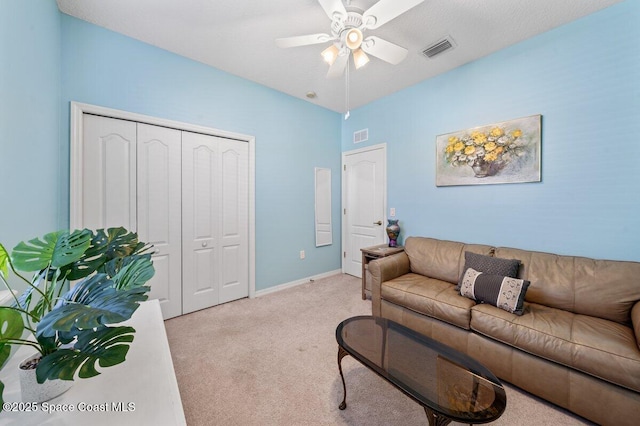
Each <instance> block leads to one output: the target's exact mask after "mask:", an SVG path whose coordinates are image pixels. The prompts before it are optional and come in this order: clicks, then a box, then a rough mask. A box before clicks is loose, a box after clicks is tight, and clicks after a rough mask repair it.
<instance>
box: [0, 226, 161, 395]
mask: <svg viewBox="0 0 640 426" xmlns="http://www.w3.org/2000/svg"><path fill="white" fill-rule="evenodd" d="M150 248H151V246H150V245H148V244H145V243H142V242H140V241H138V236H137V234H135V233H133V232H129V231H127V230H126V229H124V228H110V229H108V230H106V231H105V230H103V229H100V230H97V231H95V232H93V231H91V230H88V229H83V230H77V231H73V232H68V231H58V232H52V233H49V234H46V235H45V236H44V237H42V238H35V239H32V240H30V241H28V242H21V243H19V244H18V245H17V246H16V247H15V248H14V249H13V251H12V252H11V254H9V253H8V252H7V250H6V249H5V248H4V246H2V244H0V280H1V281H2V282H3V283H4V285H5V286H6V287H7V289H8V290H10V291H11V292H12V294H14V301H13V304H12V305H11V306H4V307H0V369H1V368H3V367H4V365H5V364H6V363H7V360H8V359H9V357H10V352H11V346H12V345H28V346H32V347H33V348H34V352H35V351H38V352H39V353H40V355H41V359H40V361H39V362H38V364H37V367H36V378H37V381H38V383H44V381H45V380H54V379H62V380H73V379H74V376H75V375H76V372H77V374H78V377H79V378H89V377H93V376H96V375H98V374H100V373H99V372H98V370H97V369H96V363H98V364H99V365H100V367H110V366H113V365H116V364H120V363H122V362H124V361H125V357H126V355H127V352H128V350H129V344H130V343H131V342H133V337H134V333H135V330H134V329H133V328H132V327H127V326H118V325H117V324H118V323H120V322H123V321H126V320H128V319H129V318H131V316H132V315H133V313H134V312H135V310H136V309H137V308H138V307H139V306H140V305H139V303H140V302H142V301H144V300H146V299H147V297H148V292H149V290H150V288H149V287H148V286H145V285H144V284H145V283H147V281H149V280H150V279H151V277H153V274H154V268H153V263H152V261H151V254H150ZM10 273H12V274H13V275H15V277H16V278H15V279H17V280H23V281H24V282H25V283H26V284H27V290H26V291H25V292H24V293H23V294H22V295H20V296H17V295H15V292H13V290H12V288H11V284H10V281H11V280H10V279H9V274H10ZM29 274H30V275H32V276H31V278H30V279H28V278H27V277H26V276H25V275H29ZM71 282H74V284H75V285H74V286H73V288H71V289H69V287H70V283H71ZM25 329H26V330H28V331H29V332H30V334H32V335H33V337H32V338H27V339H24V338H23V334H25V333H24V331H25ZM3 390H4V384H3V383H2V382H0V402H4V401H3V398H2V392H3Z"/></svg>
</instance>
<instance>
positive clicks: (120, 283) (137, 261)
mask: <svg viewBox="0 0 640 426" xmlns="http://www.w3.org/2000/svg"><path fill="white" fill-rule="evenodd" d="M114 260H115V259H114ZM109 263H112V262H109ZM154 274H155V269H153V263H152V262H151V255H132V256H129V257H126V258H125V259H124V260H123V261H122V262H121V265H120V270H118V272H116V273H115V274H113V275H112V274H109V276H111V277H112V280H113V282H114V284H115V288H117V289H118V290H126V289H129V288H134V287H139V286H141V285H143V284H144V283H146V282H147V281H149V280H150V279H151V278H153V275H154Z"/></svg>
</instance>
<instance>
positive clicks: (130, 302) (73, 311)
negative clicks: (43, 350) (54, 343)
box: [36, 274, 149, 339]
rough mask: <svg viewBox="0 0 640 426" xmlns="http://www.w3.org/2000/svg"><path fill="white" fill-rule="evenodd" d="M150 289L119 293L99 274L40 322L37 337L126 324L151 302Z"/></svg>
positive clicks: (105, 277) (67, 297) (71, 293)
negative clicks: (149, 297)
mask: <svg viewBox="0 0 640 426" xmlns="http://www.w3.org/2000/svg"><path fill="white" fill-rule="evenodd" d="M148 291H149V287H145V286H138V287H133V288H130V289H128V290H117V289H116V288H115V287H114V283H113V281H111V280H109V279H108V278H107V276H106V275H104V274H96V275H94V276H92V277H90V278H88V279H86V280H85V281H83V282H82V283H80V284H78V285H77V286H76V287H75V288H74V289H73V290H71V291H70V292H69V293H68V294H67V295H65V297H64V298H63V301H62V304H61V305H60V306H58V305H57V306H56V308H55V309H53V310H52V311H51V312H49V313H48V314H47V315H45V316H44V317H43V318H42V320H41V321H40V322H39V323H38V326H37V329H36V337H37V338H38V339H40V338H41V337H51V336H55V334H56V332H57V331H62V332H67V333H68V332H70V331H71V330H72V329H73V328H74V327H75V328H77V329H79V330H81V332H84V331H85V330H89V329H94V328H100V327H102V326H104V325H106V324H113V323H118V322H122V321H126V320H128V319H129V318H131V315H133V313H134V312H135V310H136V309H138V307H139V306H140V305H139V302H143V301H145V300H147V297H148V296H147V294H146V293H147V292H148Z"/></svg>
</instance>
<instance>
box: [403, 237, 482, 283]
mask: <svg viewBox="0 0 640 426" xmlns="http://www.w3.org/2000/svg"><path fill="white" fill-rule="evenodd" d="M465 251H468V252H472V253H478V254H483V255H486V256H489V255H491V254H492V253H493V247H491V246H487V245H480V244H464V243H459V242H455V241H445V240H437V239H435V238H425V237H409V238H407V239H406V240H405V242H404V252H405V253H406V254H407V256H408V257H409V263H410V265H411V272H415V273H416V274H420V275H424V276H426V277H431V278H436V279H439V280H442V281H447V282H450V283H453V284H456V283H457V282H458V279H459V278H460V275H461V274H462V268H463V266H464V262H465V260H464V252H465Z"/></svg>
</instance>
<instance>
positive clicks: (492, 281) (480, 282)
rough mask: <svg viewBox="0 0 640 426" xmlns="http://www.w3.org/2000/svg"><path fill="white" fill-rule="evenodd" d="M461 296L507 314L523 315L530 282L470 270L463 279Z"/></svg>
mask: <svg viewBox="0 0 640 426" xmlns="http://www.w3.org/2000/svg"><path fill="white" fill-rule="evenodd" d="M461 282H462V286H461V287H460V294H461V295H462V296H465V297H468V298H471V299H473V300H475V301H477V302H484V303H489V304H491V305H493V306H496V307H498V308H500V309H504V310H505V311H507V312H511V313H513V314H516V315H522V308H523V304H524V295H525V294H526V292H527V287H529V281H526V280H520V279H517V278H511V277H505V276H502V275H493V274H485V273H483V272H478V271H476V270H475V269H473V268H468V269H467V270H466V272H465V273H464V276H463V277H462V280H461Z"/></svg>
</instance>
